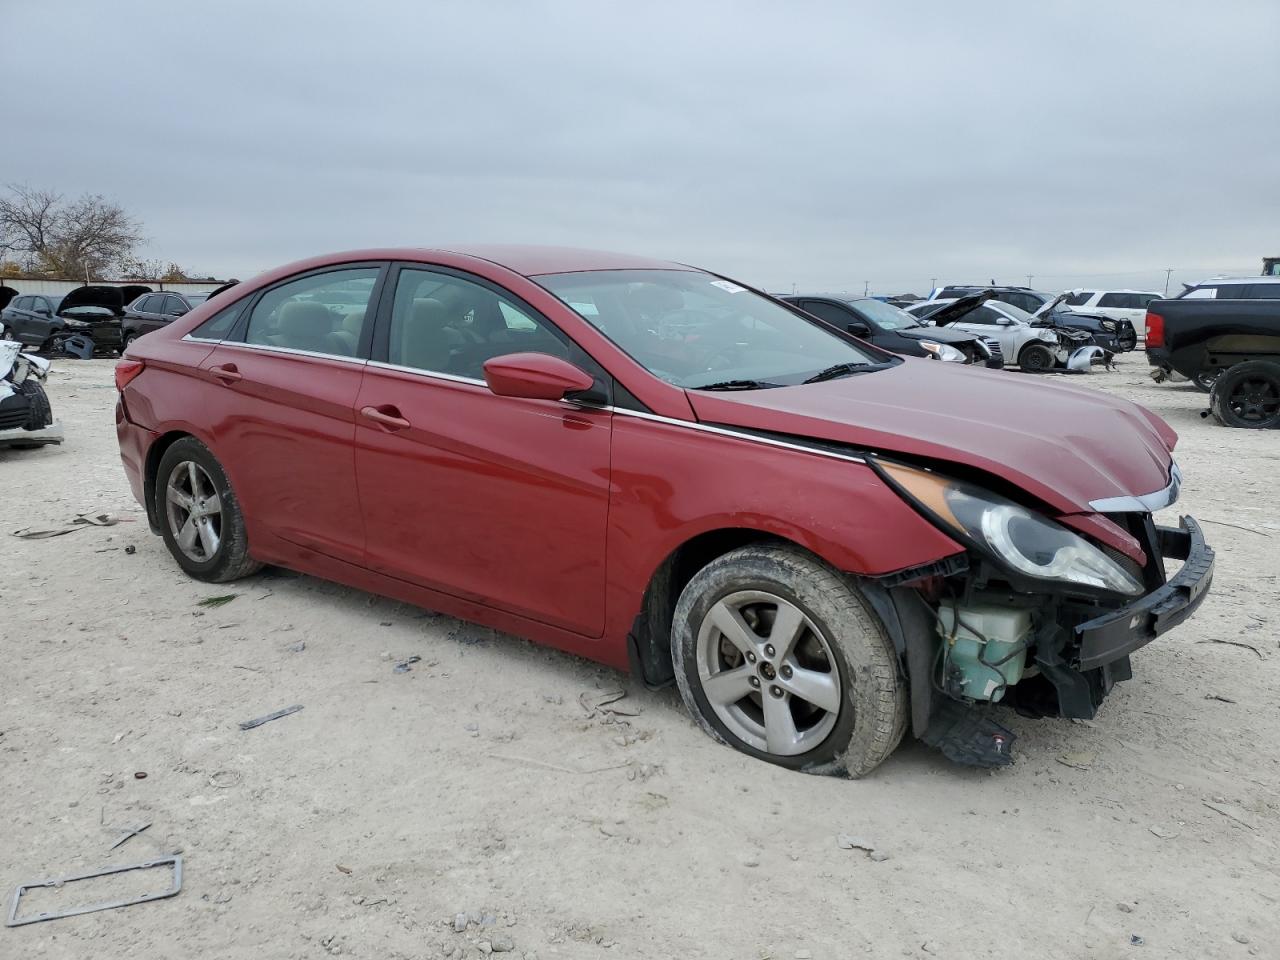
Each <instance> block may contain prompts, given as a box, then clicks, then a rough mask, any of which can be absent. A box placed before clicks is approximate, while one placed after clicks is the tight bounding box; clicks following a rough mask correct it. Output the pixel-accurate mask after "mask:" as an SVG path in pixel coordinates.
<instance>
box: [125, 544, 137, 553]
mask: <svg viewBox="0 0 1280 960" xmlns="http://www.w3.org/2000/svg"><path fill="white" fill-rule="evenodd" d="M124 552H125V553H127V554H129V556H133V555H134V554H135V553H137V552H138V548H137V547H135V546H134V545H133V544H132V543H131V544H129V545H128V546H127V547H125V548H124Z"/></svg>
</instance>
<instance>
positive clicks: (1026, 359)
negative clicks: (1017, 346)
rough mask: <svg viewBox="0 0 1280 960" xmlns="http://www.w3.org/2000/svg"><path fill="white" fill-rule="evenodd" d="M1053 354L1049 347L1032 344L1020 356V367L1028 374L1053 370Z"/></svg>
mask: <svg viewBox="0 0 1280 960" xmlns="http://www.w3.org/2000/svg"><path fill="white" fill-rule="evenodd" d="M1053 364H1054V360H1053V353H1052V352H1051V351H1050V350H1049V348H1048V347H1046V346H1042V345H1041V344H1038V343H1030V344H1027V346H1025V347H1023V348H1022V353H1020V354H1018V366H1019V367H1021V368H1022V369H1023V370H1025V371H1026V372H1027V373H1044V372H1045V371H1046V370H1052V369H1053Z"/></svg>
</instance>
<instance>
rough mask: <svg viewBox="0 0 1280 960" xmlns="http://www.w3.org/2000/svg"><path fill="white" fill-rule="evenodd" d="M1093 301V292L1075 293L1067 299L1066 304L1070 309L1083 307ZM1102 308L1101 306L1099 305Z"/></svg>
mask: <svg viewBox="0 0 1280 960" xmlns="http://www.w3.org/2000/svg"><path fill="white" fill-rule="evenodd" d="M1092 299H1093V293H1092V291H1087V292H1085V293H1073V294H1071V296H1069V297H1067V299H1066V301H1065V302H1066V304H1067V306H1068V307H1083V306H1084V305H1085V304H1086V303H1088V302H1089V301H1090V300H1092ZM1099 306H1101V304H1099Z"/></svg>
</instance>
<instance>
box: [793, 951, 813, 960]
mask: <svg viewBox="0 0 1280 960" xmlns="http://www.w3.org/2000/svg"><path fill="white" fill-rule="evenodd" d="M812 956H813V954H812V953H811V952H809V951H808V950H797V951H796V960H810V958H811V957H812Z"/></svg>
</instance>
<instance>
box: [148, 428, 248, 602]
mask: <svg viewBox="0 0 1280 960" xmlns="http://www.w3.org/2000/svg"><path fill="white" fill-rule="evenodd" d="M184 498H185V501H184ZM183 502H186V503H187V506H186V507H184V506H183V505H182V504H183ZM155 507H156V515H157V516H158V517H159V519H160V530H161V535H162V536H163V537H164V542H165V546H167V547H168V548H169V552H170V553H171V554H173V558H174V559H175V560H177V561H178V566H180V567H182V569H183V570H185V571H186V572H187V574H188V575H189V576H191V577H194V578H195V579H197V580H204V581H206V582H208V583H226V582H227V581H229V580H238V579H240V578H241V577H247V576H249V575H250V574H252V573H256V572H257V571H258V570H260V569H261V568H262V564H260V563H258V562H257V561H256V560H254V559H253V558H252V557H250V556H249V540H248V536H247V535H246V533H245V525H244V515H243V514H242V513H241V511H240V503H239V501H238V500H237V499H236V495H235V491H234V490H232V489H231V483H230V482H229V481H228V480H227V475H226V473H225V472H224V471H223V469H222V465H221V464H219V463H218V461H217V458H215V457H214V455H213V454H212V453H210V452H209V448H208V447H206V446H205V445H204V444H203V443H201V442H200V441H199V440H197V439H195V438H194V437H184V438H183V439H181V440H178V441H177V442H176V443H174V444H173V445H172V446H170V447H169V449H167V450H166V451H165V452H164V456H163V457H161V458H160V466H159V468H158V469H157V471H156V482H155ZM215 507H216V509H215ZM171 508H172V509H171ZM187 520H189V521H191V525H190V526H189V525H188V523H186V522H185V521H187ZM187 538H191V539H190V542H189V543H188V539H187ZM184 543H187V544H188V545H187V546H184V545H183V544H184ZM210 547H212V549H210Z"/></svg>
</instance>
